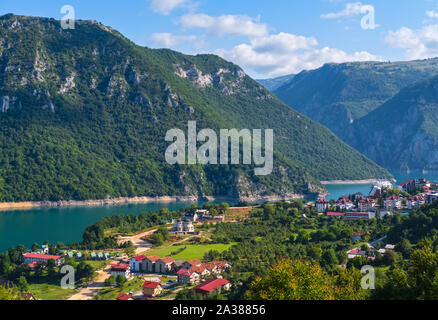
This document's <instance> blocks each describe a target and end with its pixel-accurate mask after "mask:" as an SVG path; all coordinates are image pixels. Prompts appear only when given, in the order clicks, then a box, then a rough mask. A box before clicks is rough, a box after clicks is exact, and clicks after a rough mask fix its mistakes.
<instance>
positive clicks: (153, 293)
mask: <svg viewBox="0 0 438 320" xmlns="http://www.w3.org/2000/svg"><path fill="white" fill-rule="evenodd" d="M436 190H437V186H436V185H435V184H432V183H431V182H429V181H427V180H425V179H411V180H408V181H406V182H404V183H402V184H400V185H397V186H393V184H392V183H391V182H388V181H378V182H376V183H375V184H374V185H373V186H372V187H371V188H370V192H369V193H368V194H367V195H364V194H362V193H355V194H348V195H343V196H341V197H340V198H339V199H338V200H337V201H335V200H330V201H328V200H326V199H325V198H320V199H318V200H316V201H314V202H306V201H283V202H282V203H284V206H286V207H289V209H288V211H289V210H291V209H293V208H294V207H296V208H300V207H301V208H302V211H298V212H302V213H300V214H299V216H300V219H301V221H302V223H303V224H304V225H306V224H309V223H310V221H313V220H311V219H325V220H326V219H328V221H332V219H335V220H334V221H338V220H339V221H351V223H353V224H352V225H351V226H353V229H352V230H353V231H352V233H351V234H350V235H349V237H350V240H349V241H351V242H350V243H351V246H350V248H348V250H347V247H346V248H345V251H344V254H345V259H346V260H345V261H342V257H341V256H342V255H340V258H339V262H338V266H339V267H346V265H347V264H348V263H353V264H357V265H358V266H360V265H363V264H366V263H370V262H374V261H377V260H379V261H380V260H382V259H384V258H385V257H389V256H392V255H394V250H396V245H395V244H392V243H389V242H388V241H387V237H386V235H385V234H380V236H379V238H378V239H377V237H376V238H374V239H372V238H371V233H370V232H367V231H366V230H365V229H363V228H362V227H361V228H359V227H358V228H357V229H356V230H355V228H354V225H355V223H354V221H357V222H359V221H362V222H366V221H372V220H375V219H382V218H384V217H391V216H393V215H395V214H401V216H408V215H409V214H410V212H411V211H413V210H416V209H419V208H421V207H422V206H423V205H425V204H428V203H433V202H435V201H437V200H438V192H437V191H436ZM278 205H279V204H268V203H264V204H255V205H252V206H249V205H248V204H245V203H243V204H242V205H241V206H236V207H230V206H229V205H228V204H226V203H222V204H215V205H210V204H207V205H205V206H203V207H201V208H198V207H196V206H192V207H191V208H186V209H181V210H180V211H179V212H178V213H175V214H171V213H170V212H168V211H166V210H162V211H161V212H160V215H164V216H172V218H171V219H158V220H157V219H155V220H154V221H161V222H159V223H157V222H153V223H152V224H151V226H153V227H152V228H144V229H143V231H142V232H139V233H135V232H134V233H130V232H126V231H125V232H123V231H122V232H115V233H114V239H115V241H116V242H115V243H114V244H108V245H106V248H105V249H104V250H96V249H94V250H93V249H91V250H90V249H82V250H81V249H80V248H82V247H77V248H76V249H75V248H74V247H68V246H65V247H64V248H62V245H59V244H58V245H57V246H55V245H53V244H49V243H45V244H43V245H42V246H39V245H37V244H35V245H33V246H32V248H31V249H29V250H27V249H24V248H23V247H20V246H19V247H17V248H16V249H15V250H13V251H12V252H11V251H10V252H9V256H14V255H15V254H16V253H17V251H18V252H19V253H20V254H21V256H20V257H19V259H18V262H17V263H18V264H20V263H21V264H22V265H21V266H20V267H19V273H18V274H17V275H21V277H18V278H19V280H20V281H19V283H20V282H22V283H23V285H22V287H23V291H24V293H23V296H24V297H25V298H26V299H41V298H44V297H45V296H43V297H41V296H34V295H33V294H32V293H30V292H35V290H29V287H30V288H38V287H35V286H38V284H31V285H30V286H28V285H27V279H28V278H29V279H35V278H36V279H40V278H38V277H41V276H46V277H49V278H48V279H49V280H48V281H49V282H50V281H51V280H50V279H51V278H50V275H51V274H56V272H55V271H54V270H56V269H57V268H58V270H59V269H60V267H61V266H64V265H76V269H77V272H76V274H77V275H78V277H80V278H81V280H80V281H79V282H77V283H76V287H75V289H73V290H70V291H69V290H65V292H58V293H57V294H58V295H59V296H60V297H62V299H70V300H88V299H104V300H108V299H109V300H112V299H115V300H174V299H178V298H181V297H184V296H189V297H192V298H193V297H194V296H198V297H203V296H204V297H211V296H212V295H220V294H226V293H227V292H230V290H232V288H233V287H234V286H236V285H237V283H232V281H231V280H228V279H229V278H228V277H230V276H231V272H232V271H233V265H232V264H233V263H230V262H229V261H226V260H223V259H217V258H216V257H217V256H220V252H222V251H225V250H228V249H230V248H231V247H232V246H233V245H236V244H237V243H235V242H231V243H229V242H228V241H222V240H220V241H216V242H214V241H211V238H212V236H213V235H214V233H215V232H216V231H215V230H216V229H217V227H218V226H220V225H226V224H230V223H231V224H234V223H236V224H238V223H244V222H245V221H247V220H248V219H250V218H251V219H257V217H258V216H260V214H261V215H262V216H263V215H264V216H266V214H268V216H269V212H270V209H269V208H270V207H272V206H278ZM294 210H295V209H294ZM152 216H153V215H152ZM148 217H149V216H148ZM148 219H149V218H148ZM150 219H153V218H150ZM116 220H117V219H116ZM306 221H309V222H308V223H307V222H306ZM115 223H116V226H117V228H119V227H120V226H119V224H120V222H115ZM312 223H313V222H312ZM312 223H311V224H312ZM157 224H158V226H157ZM120 230H122V229H120ZM138 230H141V229H138ZM298 231H299V232H298V233H299V234H298V235H297V236H294V237H293V239H294V240H292V241H294V242H296V243H307V242H308V241H306V240H304V239H305V236H303V238H302V235H301V232H304V230H303V231H301V230H298ZM306 232H307V231H306ZM377 235H379V234H377ZM107 239H111V235H109V237H108V236H107ZM94 246H95V245H91V248H92V247H94ZM213 252H216V253H213ZM387 259H389V258H387ZM335 260H337V259H335ZM15 276H16V275H14V276H13V277H15ZM23 277H24V279H22V278H23ZM227 278H228V279H227ZM38 281H40V280H38ZM58 286H59V285H58ZM55 287H57V286H56V285H53V286H52V288H55ZM25 289H28V290H27V291H29V293H27V292H26V290H25ZM53 290H55V289H53ZM56 290H58V289H56ZM47 297H52V296H51V295H50V294H48V295H47Z"/></svg>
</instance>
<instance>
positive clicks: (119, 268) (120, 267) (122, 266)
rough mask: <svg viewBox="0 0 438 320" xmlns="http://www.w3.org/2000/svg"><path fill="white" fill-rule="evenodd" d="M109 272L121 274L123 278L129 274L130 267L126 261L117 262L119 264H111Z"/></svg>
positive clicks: (115, 274) (113, 274) (116, 274)
mask: <svg viewBox="0 0 438 320" xmlns="http://www.w3.org/2000/svg"><path fill="white" fill-rule="evenodd" d="M110 273H111V275H112V276H116V277H117V276H118V275H122V276H124V277H125V278H128V277H129V275H130V267H129V264H127V263H119V264H112V265H111V269H110Z"/></svg>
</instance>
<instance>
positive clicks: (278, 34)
mask: <svg viewBox="0 0 438 320" xmlns="http://www.w3.org/2000/svg"><path fill="white" fill-rule="evenodd" d="M64 5H72V6H73V7H74V10H75V17H76V19H94V20H97V21H100V22H102V23H103V24H105V25H108V26H111V27H113V28H115V29H117V30H119V31H120V32H121V33H123V34H124V35H125V36H126V37H128V38H129V39H131V40H133V41H134V42H136V43H137V44H139V45H142V46H148V47H152V48H162V47H168V48H171V49H175V50H178V51H182V52H184V53H187V54H197V53H215V54H219V55H221V56H222V57H224V58H226V59H228V60H231V61H233V62H235V63H237V64H239V65H240V66H241V67H243V68H244V70H245V71H246V72H247V73H249V74H250V75H251V76H253V77H256V78H266V77H274V76H280V75H285V74H290V73H298V72H300V71H302V70H304V69H314V68H318V67H320V66H321V65H322V64H324V63H327V62H344V61H363V60H385V61H386V60H391V61H396V60H412V59H424V58H431V57H435V56H438V0H415V1H413V0H376V1H374V0H373V1H371V0H370V1H367V0H364V1H362V2H358V1H348V0H347V1H345V0H220V1H218V0H129V1H120V0H118V1H116V0H106V1H103V0H93V1H90V0H88V1H86V0H70V1H66V0H46V1H35V0H32V1H31V0H20V1H17V0H1V1H0V14H1V15H2V14H6V13H14V14H21V15H32V16H45V17H53V18H56V19H61V18H62V17H63V14H61V12H60V11H61V7H62V6H64ZM373 16H374V22H375V23H374V24H372V23H371V22H372V19H371V18H372V17H373ZM363 20H364V22H363Z"/></svg>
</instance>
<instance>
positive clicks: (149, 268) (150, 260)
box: [141, 256, 160, 272]
mask: <svg viewBox="0 0 438 320" xmlns="http://www.w3.org/2000/svg"><path fill="white" fill-rule="evenodd" d="M158 260H160V257H157V256H150V257H146V258H145V259H143V261H142V262H141V263H142V268H141V269H142V270H144V271H145V272H154V271H155V263H156V262H157V261H158Z"/></svg>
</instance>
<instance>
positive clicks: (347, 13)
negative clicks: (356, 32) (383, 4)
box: [321, 2, 368, 19]
mask: <svg viewBox="0 0 438 320" xmlns="http://www.w3.org/2000/svg"><path fill="white" fill-rule="evenodd" d="M367 7H368V6H365V5H363V4H362V2H354V3H347V4H346V5H345V8H344V9H343V10H342V11H340V12H332V13H326V14H322V15H321V18H323V19H338V18H350V17H353V16H356V15H359V14H361V13H363V10H366V8H367ZM364 8H365V9H364Z"/></svg>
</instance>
